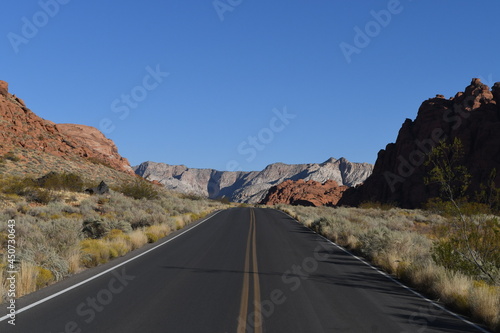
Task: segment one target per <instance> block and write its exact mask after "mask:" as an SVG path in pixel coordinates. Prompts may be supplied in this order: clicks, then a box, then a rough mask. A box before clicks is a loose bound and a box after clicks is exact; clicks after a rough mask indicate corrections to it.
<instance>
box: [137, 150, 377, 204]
mask: <svg viewBox="0 0 500 333" xmlns="http://www.w3.org/2000/svg"><path fill="white" fill-rule="evenodd" d="M372 168H373V166H372V165H371V164H368V163H351V162H349V161H348V160H346V159H345V158H341V159H339V160H336V159H334V158H331V159H329V160H327V161H325V162H324V163H321V164H317V163H313V164H294V165H289V164H284V163H275V164H271V165H268V166H267V167H266V168H265V169H264V170H262V171H252V172H244V171H217V170H213V169H190V168H188V167H186V166H183V165H168V164H163V163H155V162H144V163H142V164H141V165H139V166H136V167H134V170H135V172H136V173H137V174H138V175H140V176H142V177H144V178H147V179H149V180H152V181H158V182H160V183H161V184H163V185H164V186H165V187H167V188H169V189H172V190H176V191H180V192H183V193H191V194H196V195H201V196H206V197H209V198H219V197H227V198H229V199H230V200H231V201H235V202H247V203H257V202H260V201H261V200H262V199H263V198H264V196H265V195H266V194H267V191H268V190H269V188H271V187H272V186H273V185H277V184H280V183H282V182H284V181H286V180H299V179H303V180H314V181H317V182H320V183H324V182H326V181H327V180H330V179H331V180H334V181H336V182H337V183H338V184H341V185H346V186H354V185H357V184H359V183H362V182H363V181H364V180H365V179H366V178H367V177H368V176H369V175H370V174H371V172H372Z"/></svg>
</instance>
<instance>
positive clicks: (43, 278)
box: [36, 267, 55, 289]
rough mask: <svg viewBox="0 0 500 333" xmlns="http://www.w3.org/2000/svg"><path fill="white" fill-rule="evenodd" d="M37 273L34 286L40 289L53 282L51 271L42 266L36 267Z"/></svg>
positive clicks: (53, 277)
mask: <svg viewBox="0 0 500 333" xmlns="http://www.w3.org/2000/svg"><path fill="white" fill-rule="evenodd" d="M37 269H38V274H37V277H36V288H37V289H40V288H43V287H45V286H48V285H49V284H50V283H52V282H54V280H55V276H54V274H52V272H51V271H50V270H48V269H46V268H43V267H37Z"/></svg>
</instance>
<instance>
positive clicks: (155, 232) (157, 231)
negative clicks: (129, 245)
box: [144, 225, 172, 243]
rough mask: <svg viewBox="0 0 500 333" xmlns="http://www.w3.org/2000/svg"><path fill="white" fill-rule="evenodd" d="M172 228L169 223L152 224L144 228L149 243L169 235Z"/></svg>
mask: <svg viewBox="0 0 500 333" xmlns="http://www.w3.org/2000/svg"><path fill="white" fill-rule="evenodd" d="M171 231H172V229H171V228H170V226H168V225H152V226H150V227H147V228H145V229H144V232H145V234H146V237H147V238H148V243H154V242H156V241H158V240H159V239H160V238H163V237H165V236H167V235H168V234H169V233H170V232H171Z"/></svg>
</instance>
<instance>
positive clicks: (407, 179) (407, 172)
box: [339, 79, 500, 208]
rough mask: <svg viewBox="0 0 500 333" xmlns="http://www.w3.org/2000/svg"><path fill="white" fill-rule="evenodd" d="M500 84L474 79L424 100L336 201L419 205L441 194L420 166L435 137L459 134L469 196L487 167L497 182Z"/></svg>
mask: <svg viewBox="0 0 500 333" xmlns="http://www.w3.org/2000/svg"><path fill="white" fill-rule="evenodd" d="M499 133H500V83H498V82H497V83H495V85H494V87H493V89H492V90H491V91H490V89H489V88H488V86H486V85H484V84H482V83H481V81H480V80H479V79H473V80H472V82H471V84H470V85H469V86H468V87H467V88H466V89H465V91H464V92H459V93H458V94H456V95H455V97H454V98H450V99H445V98H444V97H443V96H442V95H438V96H436V97H435V98H431V99H429V100H427V101H425V102H423V103H422V105H421V106H420V109H419V111H418V115H417V118H416V119H415V120H414V121H412V120H410V119H406V121H405V122H404V124H403V126H402V128H401V129H400V131H399V134H398V137H397V140H396V143H390V144H388V145H387V147H386V148H385V150H381V151H380V152H379V153H378V158H377V161H376V163H375V167H374V169H373V174H372V175H371V176H370V177H369V178H368V179H367V180H366V181H365V182H364V184H363V185H361V186H358V187H357V188H353V189H350V190H349V191H347V192H345V193H344V196H343V198H342V200H340V202H339V204H341V205H342V204H343V205H358V204H359V203H361V202H364V201H377V202H384V203H393V204H397V205H400V206H403V207H409V208H415V207H420V206H421V205H422V204H423V203H425V202H426V201H427V200H428V199H429V198H432V197H436V196H438V195H439V189H438V188H437V186H426V185H425V183H424V177H426V176H427V175H428V172H429V168H428V167H426V166H425V165H424V162H425V160H426V159H427V156H428V153H429V151H430V150H431V149H432V148H433V147H435V146H436V145H437V144H438V143H439V141H441V140H445V141H447V142H451V141H452V140H453V139H454V138H459V139H460V140H461V141H462V144H463V147H464V153H465V156H464V159H463V164H464V165H465V166H466V167H467V168H468V170H469V172H470V173H471V175H472V186H471V188H470V192H469V195H472V194H473V193H474V191H477V190H478V189H479V184H481V183H483V184H484V183H486V182H487V180H488V179H489V176H490V174H491V171H492V170H493V169H494V168H496V170H497V171H498V172H497V174H498V176H497V178H496V179H495V182H496V184H497V186H500V135H499Z"/></svg>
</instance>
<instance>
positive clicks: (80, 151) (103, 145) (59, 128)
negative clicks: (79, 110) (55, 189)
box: [0, 81, 133, 174]
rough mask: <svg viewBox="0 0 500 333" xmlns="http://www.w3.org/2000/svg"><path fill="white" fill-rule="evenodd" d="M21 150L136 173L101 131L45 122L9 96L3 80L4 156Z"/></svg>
mask: <svg viewBox="0 0 500 333" xmlns="http://www.w3.org/2000/svg"><path fill="white" fill-rule="evenodd" d="M19 148H21V149H25V150H33V151H38V152H43V153H47V154H50V155H53V156H57V157H62V158H70V157H71V158H73V157H79V158H83V159H85V160H87V161H92V162H98V163H101V164H104V165H108V166H110V167H112V168H114V169H116V170H119V171H122V172H125V173H129V174H133V171H132V168H131V167H130V164H129V162H128V161H127V159H125V158H123V157H122V156H120V155H119V154H118V149H117V148H116V145H115V144H114V142H113V141H111V140H109V139H107V138H106V137H105V136H104V135H103V134H102V133H101V132H100V131H98V130H97V129H95V128H93V127H89V126H84V125H72V124H61V125H56V124H54V123H53V122H51V121H48V120H45V119H42V118H40V117H39V116H37V115H36V114H35V113H33V112H32V111H31V110H30V109H28V108H27V107H26V105H25V103H24V101H23V100H21V99H20V98H18V97H16V96H15V95H11V94H10V93H9V89H8V84H7V82H4V81H0V155H3V154H5V153H8V152H10V151H12V150H15V149H19Z"/></svg>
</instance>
